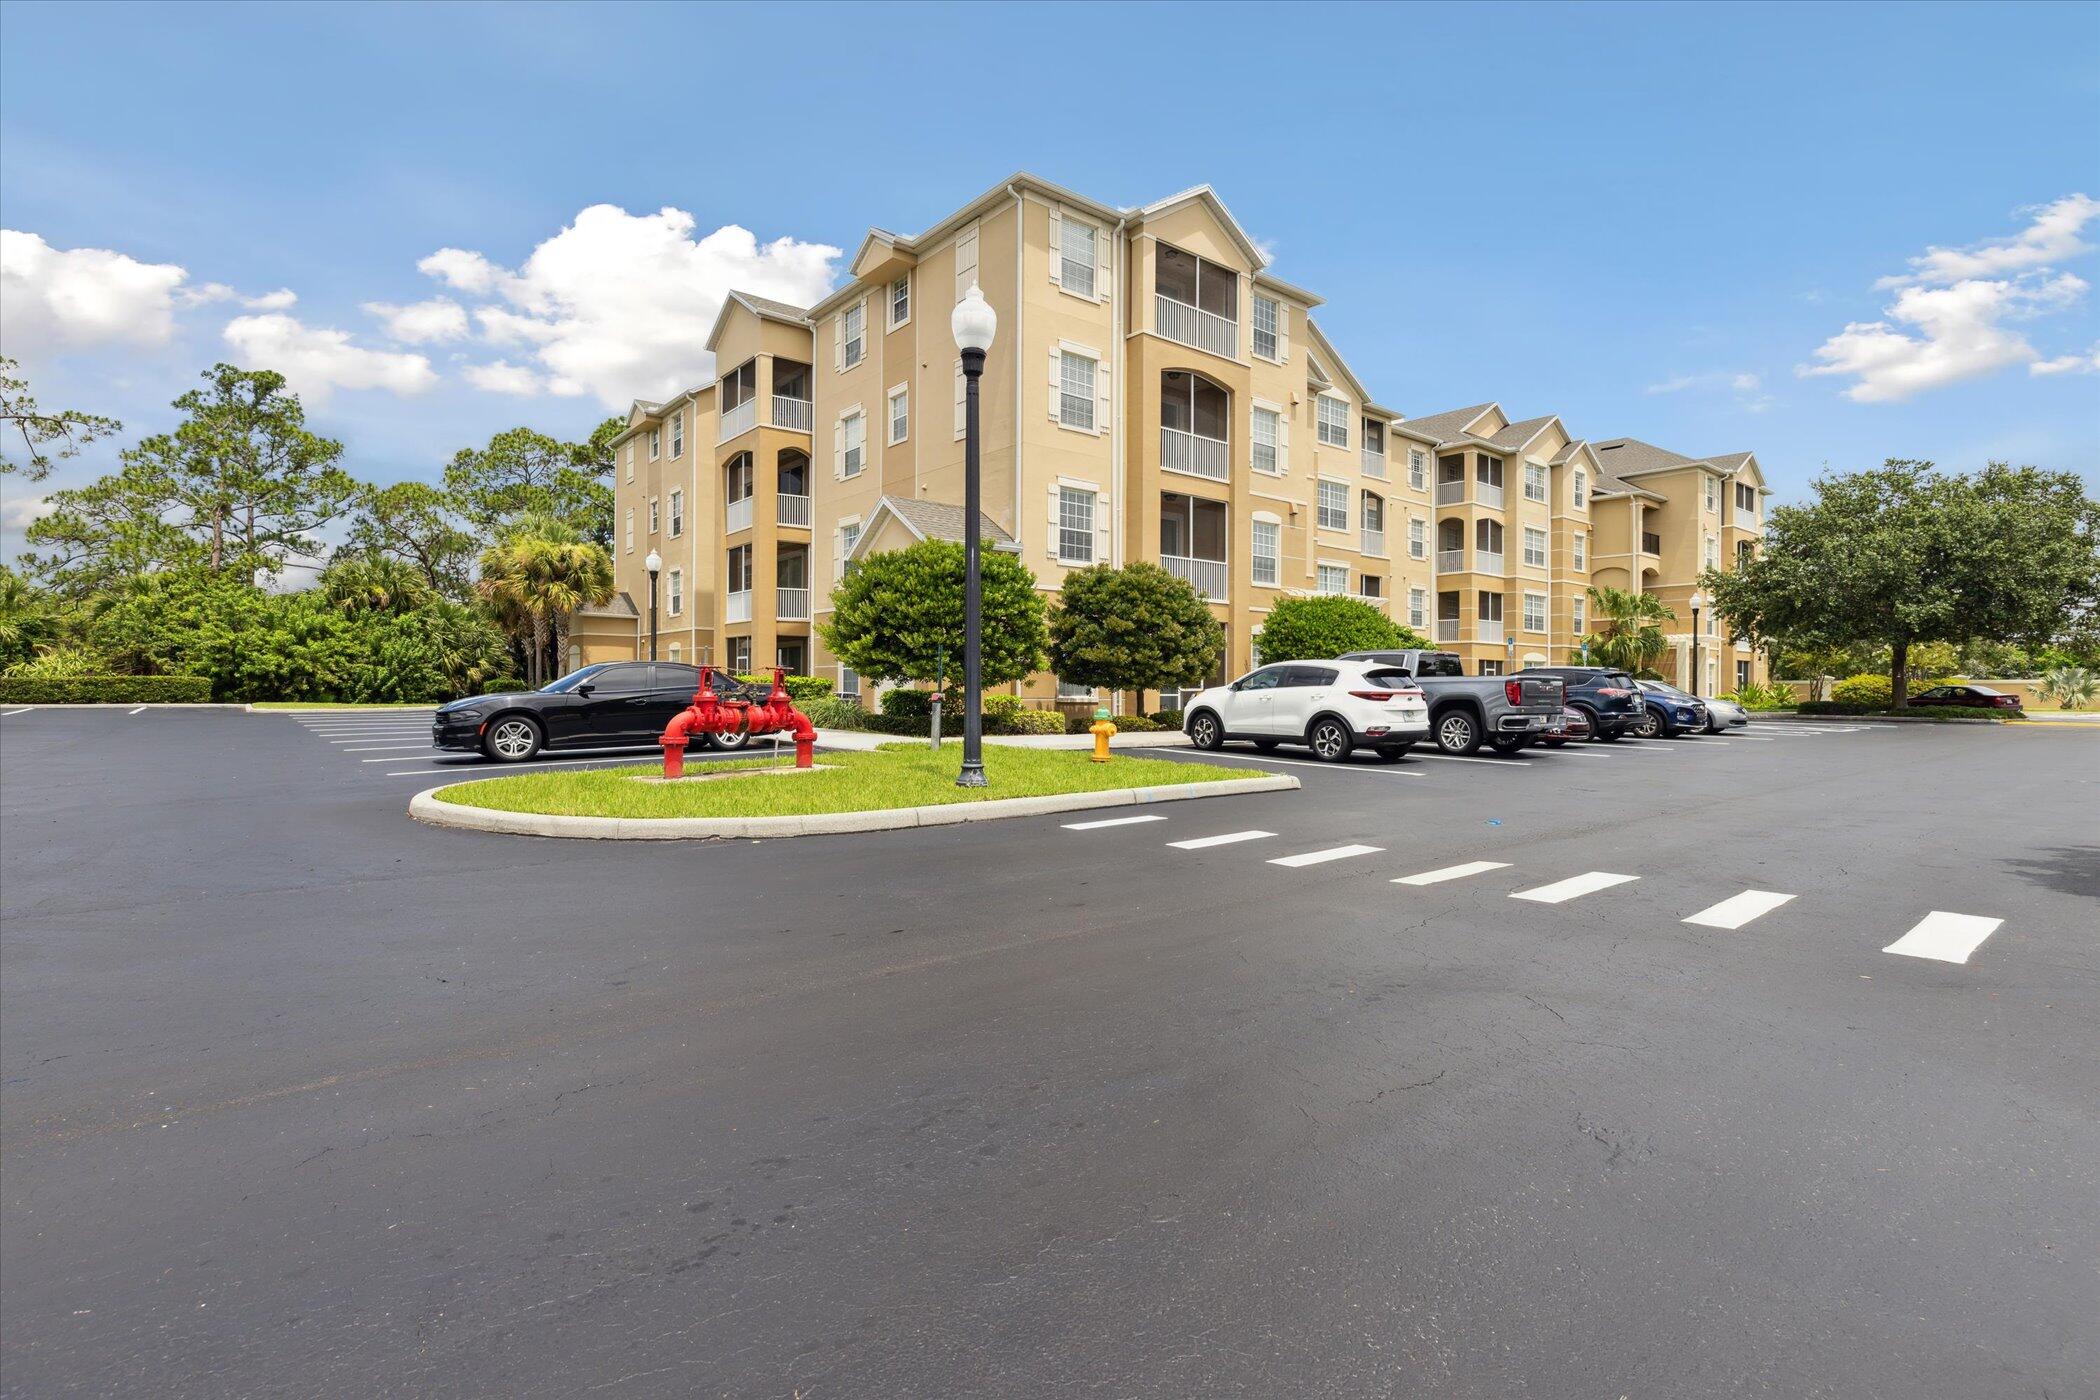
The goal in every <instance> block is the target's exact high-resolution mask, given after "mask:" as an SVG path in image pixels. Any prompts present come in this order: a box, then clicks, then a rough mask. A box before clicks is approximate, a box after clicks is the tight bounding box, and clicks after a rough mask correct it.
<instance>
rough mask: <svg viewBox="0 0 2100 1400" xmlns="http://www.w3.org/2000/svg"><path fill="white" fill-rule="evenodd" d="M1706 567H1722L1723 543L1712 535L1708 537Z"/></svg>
mask: <svg viewBox="0 0 2100 1400" xmlns="http://www.w3.org/2000/svg"><path fill="white" fill-rule="evenodd" d="M1706 567H1707V568H1709V569H1718V568H1720V567H1721V542H1720V541H1719V540H1717V539H1715V538H1714V537H1713V536H1712V535H1708V536H1707V537H1706Z"/></svg>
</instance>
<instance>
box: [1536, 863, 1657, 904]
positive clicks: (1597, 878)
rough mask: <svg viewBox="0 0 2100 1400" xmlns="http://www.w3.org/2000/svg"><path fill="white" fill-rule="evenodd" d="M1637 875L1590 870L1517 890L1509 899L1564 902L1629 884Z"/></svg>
mask: <svg viewBox="0 0 2100 1400" xmlns="http://www.w3.org/2000/svg"><path fill="white" fill-rule="evenodd" d="M1640 878H1641V877H1640V876H1638V875H1614V874H1612V873H1611V872H1610V871H1608V870H1592V871H1590V872H1589V873H1588V874H1586V875H1574V876H1570V877H1569V878H1568V879H1565V880H1556V881H1554V882H1553V883H1552V884H1550V885H1540V886H1539V887H1538V888H1537V889H1531V890H1518V891H1517V892H1516V893H1515V894H1512V895H1511V896H1510V898H1511V899H1528V900H1530V901H1531V902H1532V903H1533V904H1565V903H1567V902H1568V901H1569V900H1571V899H1580V898H1581V897H1582V896H1583V895H1586V894H1595V893H1596V892H1597V891H1599V890H1608V889H1610V888H1611V887H1612V886H1613V885H1624V884H1630V883H1631V882H1633V881H1635V880H1638V879H1640Z"/></svg>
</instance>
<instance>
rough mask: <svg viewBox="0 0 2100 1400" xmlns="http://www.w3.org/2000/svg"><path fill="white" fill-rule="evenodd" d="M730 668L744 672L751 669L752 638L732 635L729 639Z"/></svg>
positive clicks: (740, 672)
mask: <svg viewBox="0 0 2100 1400" xmlns="http://www.w3.org/2000/svg"><path fill="white" fill-rule="evenodd" d="M729 669H730V670H732V671H735V672H737V673H738V674H740V675H741V674H743V673H744V672H747V671H749V670H750V669H751V639H750V638H749V637H731V638H730V639H729Z"/></svg>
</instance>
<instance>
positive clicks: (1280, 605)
mask: <svg viewBox="0 0 2100 1400" xmlns="http://www.w3.org/2000/svg"><path fill="white" fill-rule="evenodd" d="M1428 645H1429V643H1428V642H1427V641H1425V640H1424V639H1423V638H1422V637H1421V635H1420V634H1418V633H1416V632H1413V631H1410V630H1409V629H1408V628H1405V627H1401V626H1399V625H1397V624H1396V623H1394V621H1393V620H1392V619H1391V618H1389V617H1387V616H1386V615H1385V614H1384V613H1382V612H1380V611H1379V610H1378V609H1377V608H1376V607H1375V606H1374V605H1372V604H1370V603H1366V602H1364V601H1363V600H1362V599H1360V598H1342V597H1333V596H1326V595H1322V596H1319V597H1309V598H1281V599H1278V600H1277V602H1276V605H1275V606H1274V607H1272V608H1270V609H1269V615H1268V617H1267V618H1265V619H1264V620H1263V622H1262V628H1261V659H1262V660H1263V661H1264V662H1269V661H1325V660H1328V659H1330V658H1332V657H1337V656H1341V655H1343V654H1344V653H1347V652H1352V651H1390V650H1399V649H1410V648H1412V649H1420V648H1423V647H1426V646H1428Z"/></svg>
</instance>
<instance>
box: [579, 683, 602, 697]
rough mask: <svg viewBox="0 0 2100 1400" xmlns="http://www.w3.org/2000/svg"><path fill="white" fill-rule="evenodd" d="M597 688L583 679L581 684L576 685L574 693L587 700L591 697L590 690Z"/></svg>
mask: <svg viewBox="0 0 2100 1400" xmlns="http://www.w3.org/2000/svg"><path fill="white" fill-rule="evenodd" d="M597 688H598V687H597V686H595V685H592V684H591V683H590V682H589V681H585V682H584V683H583V684H582V685H579V686H577V687H576V690H575V694H577V695H578V696H580V697H582V698H583V699H585V700H588V699H590V698H591V692H592V691H594V690H596V689H597Z"/></svg>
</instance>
